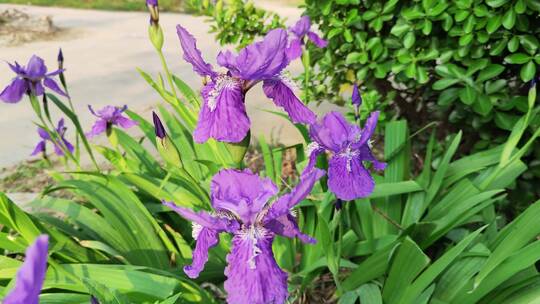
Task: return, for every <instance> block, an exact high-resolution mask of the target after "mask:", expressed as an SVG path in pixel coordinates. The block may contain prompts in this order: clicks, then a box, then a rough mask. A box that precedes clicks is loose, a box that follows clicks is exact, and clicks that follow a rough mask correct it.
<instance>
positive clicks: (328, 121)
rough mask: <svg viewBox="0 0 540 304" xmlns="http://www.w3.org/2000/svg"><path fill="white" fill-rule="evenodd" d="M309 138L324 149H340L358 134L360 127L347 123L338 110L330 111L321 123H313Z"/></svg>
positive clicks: (334, 150)
mask: <svg viewBox="0 0 540 304" xmlns="http://www.w3.org/2000/svg"><path fill="white" fill-rule="evenodd" d="M310 135H311V138H313V139H314V140H315V141H316V142H317V143H319V145H321V146H322V147H324V148H325V149H328V150H331V151H333V152H338V151H340V150H341V149H342V148H343V147H344V146H345V145H347V144H349V143H350V142H352V141H354V139H355V138H357V137H359V135H360V128H359V127H358V126H356V125H352V124H349V123H348V122H347V120H346V119H345V117H343V115H342V114H341V113H339V112H330V113H328V114H326V115H325V116H324V118H323V119H322V122H321V123H315V124H313V125H312V126H311V129H310Z"/></svg>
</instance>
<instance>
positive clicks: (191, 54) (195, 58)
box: [176, 25, 216, 77]
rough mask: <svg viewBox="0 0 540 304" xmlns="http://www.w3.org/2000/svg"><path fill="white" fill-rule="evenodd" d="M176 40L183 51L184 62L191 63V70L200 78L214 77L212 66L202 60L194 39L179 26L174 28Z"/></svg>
mask: <svg viewBox="0 0 540 304" xmlns="http://www.w3.org/2000/svg"><path fill="white" fill-rule="evenodd" d="M176 32H177V33H178V38H180V44H181V46H182V50H183V51H184V60H185V61H187V62H189V63H191V65H192V66H193V70H194V71H195V72H197V73H198V74H199V75H201V76H212V77H213V76H215V75H216V73H215V72H214V70H213V68H212V65H210V64H209V63H206V62H205V61H204V59H203V58H202V54H201V51H200V50H199V49H198V48H197V41H196V40H195V38H194V37H193V36H192V35H191V34H190V33H189V32H188V31H187V30H186V29H185V28H184V27H182V26H181V25H177V26H176Z"/></svg>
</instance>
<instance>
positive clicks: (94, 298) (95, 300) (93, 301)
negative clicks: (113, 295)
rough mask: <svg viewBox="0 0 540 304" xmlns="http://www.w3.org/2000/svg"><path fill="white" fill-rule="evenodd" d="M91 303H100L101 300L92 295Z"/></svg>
mask: <svg viewBox="0 0 540 304" xmlns="http://www.w3.org/2000/svg"><path fill="white" fill-rule="evenodd" d="M90 304H99V300H98V299H97V298H96V297H94V296H92V297H91V298H90Z"/></svg>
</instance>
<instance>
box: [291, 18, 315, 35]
mask: <svg viewBox="0 0 540 304" xmlns="http://www.w3.org/2000/svg"><path fill="white" fill-rule="evenodd" d="M310 28H311V20H310V19H309V16H302V17H301V18H300V19H299V20H298V21H297V22H296V23H295V24H294V25H293V26H292V27H291V28H289V30H290V31H291V32H293V33H294V34H295V35H296V36H297V37H300V38H301V37H304V36H305V35H306V34H307V33H308V32H309V29H310Z"/></svg>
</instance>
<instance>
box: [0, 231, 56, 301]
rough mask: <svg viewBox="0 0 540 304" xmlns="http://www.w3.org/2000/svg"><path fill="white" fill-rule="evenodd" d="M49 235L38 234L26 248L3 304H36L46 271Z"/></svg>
mask: <svg viewBox="0 0 540 304" xmlns="http://www.w3.org/2000/svg"><path fill="white" fill-rule="evenodd" d="M48 248H49V237H48V236H47V235H40V236H38V237H37V239H36V240H35V241H34V244H32V245H31V246H30V247H28V248H27V249H26V258H25V260H24V263H23V265H22V266H21V268H19V271H18V272H17V279H16V281H15V287H14V288H13V289H12V290H11V292H9V293H8V295H7V296H6V297H5V298H4V300H3V302H2V303H4V304H38V303H39V293H40V292H41V288H42V287H43V280H44V279H45V272H47V257H48V253H47V251H48Z"/></svg>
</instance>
